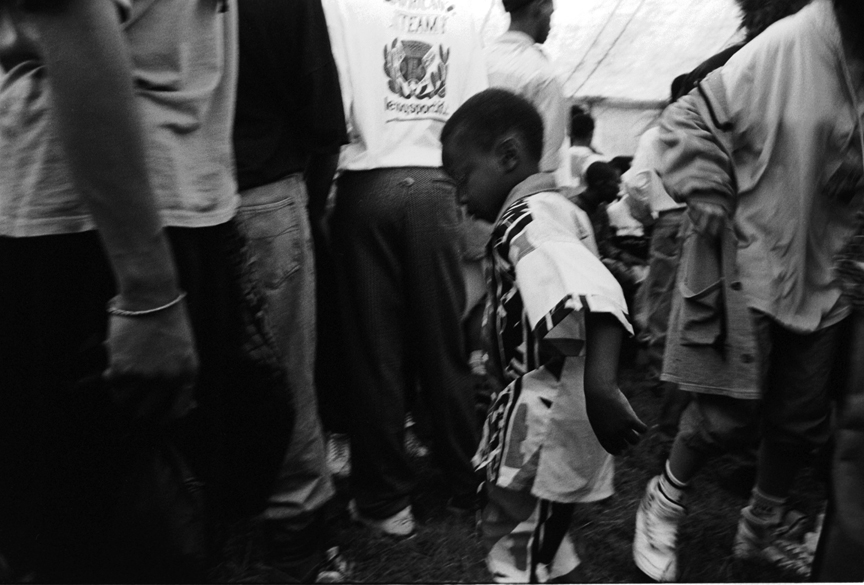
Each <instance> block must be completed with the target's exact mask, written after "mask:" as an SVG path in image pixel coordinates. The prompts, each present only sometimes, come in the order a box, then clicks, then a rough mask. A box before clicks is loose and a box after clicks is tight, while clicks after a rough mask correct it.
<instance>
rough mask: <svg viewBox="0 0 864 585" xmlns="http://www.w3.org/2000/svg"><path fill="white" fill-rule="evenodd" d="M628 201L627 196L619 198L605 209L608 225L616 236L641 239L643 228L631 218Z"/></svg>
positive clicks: (637, 221)
mask: <svg viewBox="0 0 864 585" xmlns="http://www.w3.org/2000/svg"><path fill="white" fill-rule="evenodd" d="M628 199H629V196H628V195H624V196H623V197H619V198H618V199H616V200H615V201H613V202H612V203H610V204H609V206H608V207H607V208H606V215H608V216H609V225H611V226H612V228H613V229H614V230H615V235H616V236H619V237H620V236H633V237H642V236H644V235H645V228H644V227H643V226H642V223H641V222H640V221H639V220H637V219H636V218H635V217H633V213H632V212H631V211H630V205H631V204H630V202H629V201H628Z"/></svg>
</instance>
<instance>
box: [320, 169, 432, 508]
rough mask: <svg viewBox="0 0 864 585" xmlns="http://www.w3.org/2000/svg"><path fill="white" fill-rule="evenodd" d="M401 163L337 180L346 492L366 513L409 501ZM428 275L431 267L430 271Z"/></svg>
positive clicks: (335, 236) (410, 473)
mask: <svg viewBox="0 0 864 585" xmlns="http://www.w3.org/2000/svg"><path fill="white" fill-rule="evenodd" d="M406 179H407V177H406V176H405V174H404V173H403V172H402V171H401V170H400V169H385V170H377V171H368V172H362V173H346V174H344V175H343V176H342V177H341V178H340V180H339V183H338V195H337V199H336V208H335V210H334V213H333V244H334V252H335V261H336V264H337V273H338V277H339V294H340V298H341V306H342V314H343V316H344V319H345V321H344V325H345V328H344V330H345V349H346V355H347V357H348V364H349V367H350V369H351V373H352V381H353V386H352V388H351V389H350V396H346V398H347V403H348V404H347V406H348V408H349V412H350V432H351V493H352V495H353V496H354V499H355V501H356V503H357V508H358V510H359V512H360V513H362V514H363V515H364V516H366V517H369V518H374V519H385V518H388V517H392V516H394V515H395V514H397V513H398V512H400V511H402V510H404V509H406V508H407V507H408V506H409V505H410V503H411V497H410V496H411V491H412V489H413V487H414V474H413V471H412V469H411V467H410V465H409V462H408V459H407V456H406V454H405V446H404V438H405V404H406V392H407V391H408V388H409V380H408V371H407V365H408V364H407V362H406V357H405V356H406V353H405V352H406V343H407V340H408V339H410V334H411V331H410V330H409V329H408V325H407V321H406V319H407V317H406V315H407V308H406V306H405V291H404V280H405V258H404V229H405V227H404V224H403V217H402V216H401V212H400V210H401V209H402V207H403V206H404V205H405V201H404V198H405V196H406V189H407V186H406V183H405V181H406ZM431 278H432V275H430V279H431Z"/></svg>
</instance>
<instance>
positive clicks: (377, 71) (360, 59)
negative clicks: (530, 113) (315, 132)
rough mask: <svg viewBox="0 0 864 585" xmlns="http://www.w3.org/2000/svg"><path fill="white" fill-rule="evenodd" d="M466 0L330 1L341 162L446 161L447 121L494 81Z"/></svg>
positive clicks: (344, 166)
mask: <svg viewBox="0 0 864 585" xmlns="http://www.w3.org/2000/svg"><path fill="white" fill-rule="evenodd" d="M467 1H470V0H427V1H423V2H416V1H414V0H325V1H324V11H325V15H326V17H327V26H328V29H329V31H330V42H331V45H332V47H333V56H334V57H335V59H336V66H337V67H338V69H339V81H340V84H341V86H342V101H343V103H344V106H345V117H346V121H347V124H348V135H349V140H350V144H348V145H347V146H346V147H345V148H344V149H343V151H342V156H341V157H340V163H339V168H340V170H355V171H358V170H368V169H377V168H392V167H409V166H418V167H440V166H441V141H440V136H441V130H442V129H443V127H444V123H445V122H446V121H447V119H448V118H449V117H450V115H451V114H453V112H454V111H456V109H457V108H458V107H459V106H460V105H462V103H463V102H465V100H467V99H468V98H469V97H471V96H472V95H474V94H476V93H478V92H480V91H482V90H484V89H486V87H487V86H488V84H487V80H486V66H485V61H484V59H483V52H482V46H481V43H480V37H479V35H478V33H477V30H476V29H475V26H474V21H473V17H472V16H471V13H470V11H469V10H468V9H467V4H466V2H467Z"/></svg>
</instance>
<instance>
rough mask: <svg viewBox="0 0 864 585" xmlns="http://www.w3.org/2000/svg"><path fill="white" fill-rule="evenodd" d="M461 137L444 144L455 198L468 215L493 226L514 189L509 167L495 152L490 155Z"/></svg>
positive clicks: (444, 152) (445, 161)
mask: <svg viewBox="0 0 864 585" xmlns="http://www.w3.org/2000/svg"><path fill="white" fill-rule="evenodd" d="M460 134H461V133H460V132H457V133H456V134H455V135H453V136H451V137H449V138H448V139H447V140H446V141H444V145H443V146H444V150H443V154H442V160H443V163H444V171H445V172H446V173H447V174H448V175H450V178H451V179H453V181H454V182H455V183H456V197H457V199H458V201H459V203H460V204H461V205H464V206H465V207H466V209H467V211H468V213H469V214H470V215H473V216H474V217H478V218H480V219H483V220H485V221H488V222H490V223H493V222H494V221H495V220H496V219H497V217H498V213H499V212H500V211H501V206H502V205H503V204H504V200H505V199H507V195H508V194H509V193H510V189H511V188H512V185H511V184H510V183H511V181H509V180H508V177H507V167H506V164H505V163H504V162H503V161H501V160H500V157H499V156H497V155H496V154H495V149H494V148H493V149H490V150H489V151H488V152H487V151H485V150H483V149H481V148H479V147H478V146H476V145H475V144H473V143H471V141H470V140H466V139H462V138H461V137H460Z"/></svg>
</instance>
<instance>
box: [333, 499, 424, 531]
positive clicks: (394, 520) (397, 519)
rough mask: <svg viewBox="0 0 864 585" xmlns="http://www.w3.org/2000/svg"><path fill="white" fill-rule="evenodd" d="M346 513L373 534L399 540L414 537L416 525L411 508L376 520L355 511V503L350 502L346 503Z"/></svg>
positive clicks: (408, 507) (407, 507)
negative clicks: (381, 534) (395, 537)
mask: <svg viewBox="0 0 864 585" xmlns="http://www.w3.org/2000/svg"><path fill="white" fill-rule="evenodd" d="M348 513H350V514H351V519H352V520H354V522H357V523H359V524H363V525H365V526H366V527H368V528H371V529H372V530H374V531H375V532H379V533H383V534H387V535H389V536H397V537H399V538H409V537H411V536H414V529H415V528H416V523H415V522H414V514H413V513H411V506H406V507H405V508H403V509H402V510H401V511H399V512H397V513H396V514H393V515H392V516H390V517H389V518H383V519H381V520H378V519H377V518H369V517H367V516H364V515H363V514H361V513H360V510H358V509H357V502H355V501H354V500H351V501H350V502H348Z"/></svg>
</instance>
